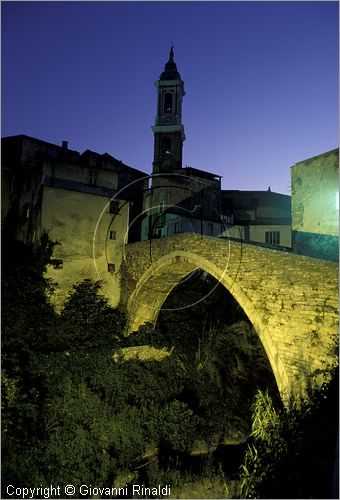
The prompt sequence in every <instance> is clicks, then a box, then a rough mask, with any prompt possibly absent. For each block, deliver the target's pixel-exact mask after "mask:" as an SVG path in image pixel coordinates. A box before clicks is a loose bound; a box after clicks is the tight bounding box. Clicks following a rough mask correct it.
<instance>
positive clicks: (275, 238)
mask: <svg viewBox="0 0 340 500" xmlns="http://www.w3.org/2000/svg"><path fill="white" fill-rule="evenodd" d="M265 238H266V243H269V245H279V244H280V231H266V232H265Z"/></svg>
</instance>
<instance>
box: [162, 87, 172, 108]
mask: <svg viewBox="0 0 340 500" xmlns="http://www.w3.org/2000/svg"><path fill="white" fill-rule="evenodd" d="M171 112H172V94H171V93H170V92H166V94H165V96H164V113H171Z"/></svg>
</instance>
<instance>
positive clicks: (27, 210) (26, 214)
mask: <svg viewBox="0 0 340 500" xmlns="http://www.w3.org/2000/svg"><path fill="white" fill-rule="evenodd" d="M29 216H30V205H29V203H25V205H23V206H22V220H23V221H24V222H25V221H26V220H28V219H29Z"/></svg>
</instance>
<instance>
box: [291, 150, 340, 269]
mask: <svg viewBox="0 0 340 500" xmlns="http://www.w3.org/2000/svg"><path fill="white" fill-rule="evenodd" d="M291 180H292V231H293V251H294V252H297V253H301V254H305V255H310V256H315V257H320V258H329V259H332V260H337V258H338V241H339V205H338V201H337V200H338V198H337V193H339V150H333V151H329V152H328V153H325V154H322V155H319V156H316V157H314V158H310V159H308V160H305V161H302V162H300V163H297V164H296V165H294V166H293V167H292V168H291Z"/></svg>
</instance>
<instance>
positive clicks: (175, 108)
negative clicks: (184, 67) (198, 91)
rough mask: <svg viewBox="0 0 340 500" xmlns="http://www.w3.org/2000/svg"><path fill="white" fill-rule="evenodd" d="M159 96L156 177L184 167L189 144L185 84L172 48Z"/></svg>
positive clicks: (155, 157) (155, 161)
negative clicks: (184, 151) (186, 143)
mask: <svg viewBox="0 0 340 500" xmlns="http://www.w3.org/2000/svg"><path fill="white" fill-rule="evenodd" d="M155 86H156V88H157V94H158V103H157V115H156V119H155V126H154V127H152V129H153V132H154V137H155V145H154V161H153V173H159V172H172V171H174V170H176V169H180V168H181V167H182V148H183V141H184V140H185V135H184V127H183V125H182V99H183V96H184V95H185V92H184V82H183V80H182V79H181V76H180V74H179V72H178V70H177V66H176V63H175V61H174V49H173V46H172V47H171V48H170V53H169V60H168V62H167V63H166V64H165V66H164V71H163V72H162V73H161V75H160V77H159V80H158V81H157V82H156V83H155Z"/></svg>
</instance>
